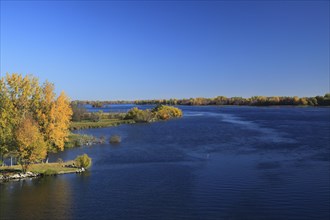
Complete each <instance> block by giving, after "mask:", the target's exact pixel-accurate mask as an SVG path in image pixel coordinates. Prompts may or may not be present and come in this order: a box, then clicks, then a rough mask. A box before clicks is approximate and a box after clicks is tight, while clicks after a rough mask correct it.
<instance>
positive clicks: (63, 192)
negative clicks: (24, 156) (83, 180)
mask: <svg viewBox="0 0 330 220" xmlns="http://www.w3.org/2000/svg"><path fill="white" fill-rule="evenodd" d="M0 192H1V212H0V219H7V218H10V219H49V218H56V217H58V218H62V217H63V216H65V217H67V218H70V216H71V206H72V198H71V196H72V195H71V186H70V182H68V181H67V180H66V179H63V178H61V177H45V178H37V179H32V180H24V181H18V182H9V183H6V184H2V185H1V189H0Z"/></svg>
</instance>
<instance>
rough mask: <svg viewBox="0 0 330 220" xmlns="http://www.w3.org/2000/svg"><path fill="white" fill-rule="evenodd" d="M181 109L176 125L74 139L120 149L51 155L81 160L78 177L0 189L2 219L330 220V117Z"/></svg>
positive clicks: (293, 110)
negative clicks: (85, 164) (85, 163)
mask: <svg viewBox="0 0 330 220" xmlns="http://www.w3.org/2000/svg"><path fill="white" fill-rule="evenodd" d="M131 107H132V106H131V105H115V106H109V107H107V108H103V109H102V110H103V111H114V112H122V111H127V110H128V109H129V108H131ZM147 107H150V106H143V108H147ZM180 108H182V109H183V111H184V117H183V118H181V119H174V120H170V121H167V122H156V123H151V124H133V125H121V126H118V127H111V128H99V129H89V130H81V131H77V132H79V133H84V134H92V135H95V136H105V137H106V138H107V139H109V138H110V136H112V135H115V134H117V135H120V136H121V137H122V142H121V143H120V144H118V145H110V144H102V145H94V146H83V147H80V148H74V149H70V150H66V151H64V152H60V153H57V154H53V155H51V160H52V161H56V160H57V159H58V158H62V159H63V160H70V159H74V158H75V157H76V156H77V155H80V154H82V153H87V154H88V155H89V156H90V157H92V159H93V165H92V167H91V169H90V170H88V171H87V172H85V173H83V174H67V175H58V176H55V177H45V178H38V179H33V180H24V181H18V182H7V183H2V184H0V187H1V188H0V193H1V194H0V219H144V220H148V219H205V220H207V219H276V220H278V219H329V218H330V136H329V134H330V109H329V108H309V107H307V108H299V107H221V106H203V107H196V106H184V107H180ZM98 110H99V109H93V111H98Z"/></svg>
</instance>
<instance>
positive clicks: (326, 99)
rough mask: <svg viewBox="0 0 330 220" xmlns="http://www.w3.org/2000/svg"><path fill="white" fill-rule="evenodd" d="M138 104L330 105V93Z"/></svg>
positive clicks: (141, 103) (139, 103)
mask: <svg viewBox="0 0 330 220" xmlns="http://www.w3.org/2000/svg"><path fill="white" fill-rule="evenodd" d="M134 104H137V105H146V104H163V105H250V106H272V105H294V106H297V105H302V106H330V93H327V94H325V95H324V96H315V97H301V98H299V97H297V96H293V97H288V96H273V97H266V96H253V97H250V98H242V97H231V98H227V97H225V96H218V97H215V98H190V99H162V100H156V99H155V100H138V101H134Z"/></svg>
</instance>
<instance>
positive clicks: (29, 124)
mask: <svg viewBox="0 0 330 220" xmlns="http://www.w3.org/2000/svg"><path fill="white" fill-rule="evenodd" d="M16 141H17V146H18V155H19V162H20V164H21V166H22V170H23V172H26V170H27V168H28V167H29V165H30V164H31V163H36V162H40V161H41V160H43V159H44V158H45V156H46V153H47V145H46V142H45V140H44V137H43V135H42V134H41V133H40V130H39V128H38V124H37V123H36V122H35V121H34V120H33V119H32V117H30V116H27V117H26V118H24V119H23V120H22V122H21V123H20V124H19V127H18V129H17V131H16Z"/></svg>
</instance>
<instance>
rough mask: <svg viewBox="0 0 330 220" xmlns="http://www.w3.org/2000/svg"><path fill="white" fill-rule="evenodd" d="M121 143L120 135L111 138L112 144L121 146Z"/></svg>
mask: <svg viewBox="0 0 330 220" xmlns="http://www.w3.org/2000/svg"><path fill="white" fill-rule="evenodd" d="M120 142H121V137H120V136H119V135H113V136H112V137H111V138H110V144H119V143H120Z"/></svg>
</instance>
